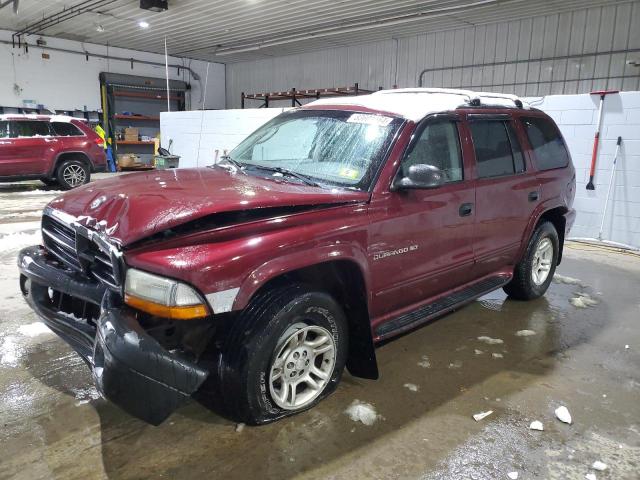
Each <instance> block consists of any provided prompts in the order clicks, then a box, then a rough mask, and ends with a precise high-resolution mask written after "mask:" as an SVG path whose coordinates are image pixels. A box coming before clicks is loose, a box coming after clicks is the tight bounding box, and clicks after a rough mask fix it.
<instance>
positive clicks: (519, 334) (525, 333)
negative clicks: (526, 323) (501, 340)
mask: <svg viewBox="0 0 640 480" xmlns="http://www.w3.org/2000/svg"><path fill="white" fill-rule="evenodd" d="M535 334H536V332H534V331H533V330H518V331H517V332H516V337H530V336H532V335H535Z"/></svg>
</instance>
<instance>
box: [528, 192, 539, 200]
mask: <svg viewBox="0 0 640 480" xmlns="http://www.w3.org/2000/svg"><path fill="white" fill-rule="evenodd" d="M539 198H540V193H539V192H529V201H530V202H537V201H538V199H539Z"/></svg>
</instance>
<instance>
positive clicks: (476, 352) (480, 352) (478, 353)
mask: <svg viewBox="0 0 640 480" xmlns="http://www.w3.org/2000/svg"><path fill="white" fill-rule="evenodd" d="M473 353H475V354H476V355H482V354H483V353H484V352H483V351H482V350H478V349H477V348H476V349H475V350H474V351H473Z"/></svg>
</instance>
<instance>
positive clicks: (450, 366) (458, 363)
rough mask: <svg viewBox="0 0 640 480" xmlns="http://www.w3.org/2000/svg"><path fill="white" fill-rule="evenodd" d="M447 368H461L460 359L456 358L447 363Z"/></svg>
mask: <svg viewBox="0 0 640 480" xmlns="http://www.w3.org/2000/svg"><path fill="white" fill-rule="evenodd" d="M449 368H450V369H452V370H457V369H458V368H462V360H456V361H455V362H451V363H450V364H449Z"/></svg>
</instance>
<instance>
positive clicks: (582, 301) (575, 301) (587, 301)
mask: <svg viewBox="0 0 640 480" xmlns="http://www.w3.org/2000/svg"><path fill="white" fill-rule="evenodd" d="M569 303H570V304H571V305H573V306H574V307H576V308H587V307H592V306H594V305H597V304H598V301H597V300H596V299H595V298H592V297H591V295H589V294H588V293H584V292H579V293H577V294H576V296H575V297H573V298H570V299H569Z"/></svg>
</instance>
